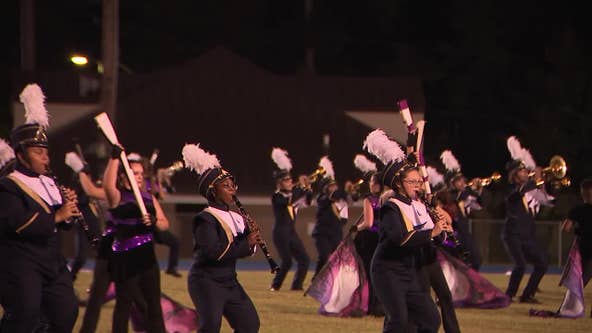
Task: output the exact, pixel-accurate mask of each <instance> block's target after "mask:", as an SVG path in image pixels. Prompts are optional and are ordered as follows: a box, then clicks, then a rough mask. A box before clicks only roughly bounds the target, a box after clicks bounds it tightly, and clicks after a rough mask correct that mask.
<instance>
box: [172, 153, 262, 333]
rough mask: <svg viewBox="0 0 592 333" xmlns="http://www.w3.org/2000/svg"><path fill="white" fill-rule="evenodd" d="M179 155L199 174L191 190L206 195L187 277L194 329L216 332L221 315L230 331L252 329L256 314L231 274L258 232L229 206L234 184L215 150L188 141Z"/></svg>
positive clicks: (196, 223) (195, 226) (255, 325)
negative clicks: (196, 326) (196, 317)
mask: <svg viewBox="0 0 592 333" xmlns="http://www.w3.org/2000/svg"><path fill="white" fill-rule="evenodd" d="M183 159H184V161H185V166H186V167H187V168H189V169H192V170H194V171H195V172H197V174H198V175H199V180H198V185H197V189H198V191H199V193H200V194H201V195H203V196H204V197H205V198H206V199H207V200H208V207H207V208H205V209H204V210H203V211H201V212H200V213H199V214H197V216H196V217H195V219H194V220H193V241H194V250H193V265H192V266H191V271H190V273H189V279H188V283H189V294H190V295H191V299H192V300H193V304H194V305H195V307H196V309H197V312H198V314H199V332H202V333H205V332H219V331H220V326H221V324H222V317H223V316H224V317H225V318H226V320H228V323H229V324H230V326H231V327H232V328H233V329H234V330H235V332H245V333H250V332H257V331H259V316H258V315H257V310H256V309H255V306H254V305H253V302H252V301H251V299H250V298H249V296H248V295H247V293H246V292H245V290H244V289H243V287H242V286H241V284H240V283H239V282H238V280H237V278H236V260H237V259H239V258H244V257H248V256H251V255H252V254H253V253H254V252H255V245H256V244H257V242H258V241H259V232H258V231H254V232H251V231H250V230H249V227H248V225H247V224H246V223H245V220H244V218H243V216H241V215H239V214H237V213H235V212H233V211H231V210H230V206H231V205H232V204H233V203H234V196H235V195H236V190H237V186H236V184H235V183H234V177H233V176H232V175H231V174H230V173H229V172H228V171H226V170H224V169H222V167H221V166H220V162H219V161H218V158H217V157H216V156H215V155H212V154H209V153H207V152H205V151H204V150H203V149H201V148H199V147H198V145H193V144H188V145H185V147H184V148H183Z"/></svg>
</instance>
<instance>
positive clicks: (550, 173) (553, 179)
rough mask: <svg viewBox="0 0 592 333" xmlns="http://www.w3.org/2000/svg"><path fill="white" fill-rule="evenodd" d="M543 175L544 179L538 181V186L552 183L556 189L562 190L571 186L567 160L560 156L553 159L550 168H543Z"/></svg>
mask: <svg viewBox="0 0 592 333" xmlns="http://www.w3.org/2000/svg"><path fill="white" fill-rule="evenodd" d="M542 174H543V179H539V180H537V181H536V184H537V186H541V185H544V184H545V183H550V184H551V186H552V187H553V188H554V189H560V188H563V187H569V186H570V185H571V180H570V179H569V177H567V163H565V159H564V158H563V157H561V156H559V155H555V156H553V157H551V160H550V161H549V166H548V167H545V168H543V171H542ZM533 175H534V172H531V173H530V176H533Z"/></svg>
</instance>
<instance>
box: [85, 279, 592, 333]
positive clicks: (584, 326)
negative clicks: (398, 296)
mask: <svg viewBox="0 0 592 333" xmlns="http://www.w3.org/2000/svg"><path fill="white" fill-rule="evenodd" d="M185 274H186V273H185ZM486 276H487V278H488V279H490V280H491V281H492V282H493V283H494V284H495V285H497V286H498V287H500V288H501V289H502V290H503V289H504V288H505V285H506V283H507V280H508V277H507V276H505V275H503V274H486ZM91 277H92V276H91V274H90V273H88V272H83V273H80V274H79V278H78V279H77V281H76V289H77V291H78V293H79V295H81V296H84V295H85V292H84V290H85V289H86V288H87V287H88V286H89V285H90V279H91ZM527 277H528V276H525V279H524V281H523V285H524V284H525V283H526V278H527ZM291 278H292V276H291V274H290V275H288V278H287V280H286V281H288V282H289V281H291V280H290V279H291ZM239 279H240V281H241V282H242V284H243V286H244V287H245V289H246V290H247V292H248V293H249V295H250V296H251V298H252V299H253V302H254V303H255V306H256V307H257V311H258V313H259V317H260V319H261V332H306V333H315V332H319V333H330V332H338V333H347V332H356V333H358V332H381V330H382V318H374V317H366V318H329V317H325V316H320V315H318V314H317V309H318V303H317V302H316V301H315V300H314V299H312V298H311V297H303V296H302V293H301V292H294V291H288V290H286V291H283V290H282V291H279V292H273V293H272V292H270V291H268V286H269V283H270V281H271V274H269V273H267V272H264V271H241V272H239ZM558 281H559V275H548V276H545V277H544V278H543V281H542V283H541V286H540V288H541V290H542V292H541V293H540V294H538V295H537V297H538V299H539V300H541V301H542V302H543V304H541V305H535V306H532V305H524V304H519V303H513V304H512V305H510V306H509V307H507V308H505V309H500V310H479V309H457V316H458V318H459V321H460V325H461V329H462V331H463V332H466V333H485V332H500V333H502V332H503V333H508V332H533V333H541V332H570V333H571V332H574V333H575V332H588V333H589V332H592V319H590V318H589V315H590V306H589V305H588V306H587V307H586V317H585V318H581V319H577V320H574V319H552V318H537V317H529V316H528V310H529V309H530V308H532V307H534V308H537V309H546V310H556V309H557V308H558V307H559V305H560V304H561V300H562V299H563V294H564V289H563V288H560V287H558V286H557V283H558ZM161 285H162V290H163V292H164V293H166V294H167V295H169V296H171V297H173V298H174V299H175V300H177V301H179V302H181V303H182V304H185V305H188V306H192V303H191V299H190V298H189V294H188V293H187V279H186V275H184V276H183V277H182V278H174V277H171V276H169V275H166V274H162V283H161ZM588 289H590V288H588ZM585 297H586V298H585V300H587V301H588V302H590V301H591V300H592V292H591V291H590V290H588V291H587V292H586V295H585ZM113 306H114V302H113V301H112V302H110V303H107V304H106V305H105V306H104V307H103V311H102V312H101V320H100V323H99V328H98V330H97V332H109V331H110V327H111V314H112V311H113ZM83 314H84V308H81V309H80V314H79V320H78V322H77V323H76V328H75V330H74V331H75V332H77V331H78V329H79V327H80V324H81V323H80V321H81V318H82V315H83ZM130 331H131V330H130ZM440 331H441V332H443V330H442V329H441V330H440ZM222 332H232V330H231V329H230V327H229V326H228V325H227V324H226V322H225V321H223V328H222Z"/></svg>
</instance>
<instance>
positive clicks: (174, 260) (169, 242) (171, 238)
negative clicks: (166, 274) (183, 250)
mask: <svg viewBox="0 0 592 333" xmlns="http://www.w3.org/2000/svg"><path fill="white" fill-rule="evenodd" d="M154 242H155V243H157V244H164V245H166V246H168V247H169V263H168V268H167V270H168V271H171V270H175V269H177V265H178V264H179V239H178V238H177V236H175V234H173V233H172V232H170V231H168V230H165V231H162V230H158V229H154Z"/></svg>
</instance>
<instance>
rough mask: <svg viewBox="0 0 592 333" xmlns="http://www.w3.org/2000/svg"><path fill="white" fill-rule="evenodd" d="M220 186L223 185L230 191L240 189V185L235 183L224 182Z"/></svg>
mask: <svg viewBox="0 0 592 333" xmlns="http://www.w3.org/2000/svg"><path fill="white" fill-rule="evenodd" d="M220 187H222V188H223V189H225V190H228V191H232V190H234V191H236V190H238V185H236V184H234V183H222V184H220Z"/></svg>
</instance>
